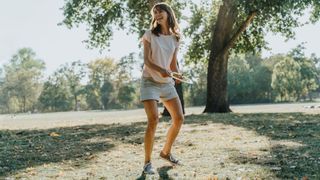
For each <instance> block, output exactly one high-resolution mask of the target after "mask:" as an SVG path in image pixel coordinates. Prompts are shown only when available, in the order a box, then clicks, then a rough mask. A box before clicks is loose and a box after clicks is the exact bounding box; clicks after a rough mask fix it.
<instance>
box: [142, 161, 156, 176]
mask: <svg viewBox="0 0 320 180" xmlns="http://www.w3.org/2000/svg"><path fill="white" fill-rule="evenodd" d="M143 173H144V174H155V171H154V169H153V167H152V164H151V162H149V163H147V164H146V165H144V166H143Z"/></svg>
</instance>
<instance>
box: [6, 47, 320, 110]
mask: <svg viewBox="0 0 320 180" xmlns="http://www.w3.org/2000/svg"><path fill="white" fill-rule="evenodd" d="M304 49H305V48H304V46H303V44H302V45H299V46H297V47H296V48H294V49H292V50H291V51H290V52H289V53H288V54H277V55H272V56H270V57H267V58H262V57H261V55H259V54H246V55H242V54H236V55H232V57H231V58H230V60H229V61H228V69H229V71H228V96H229V101H230V103H231V104H243V103H273V102H297V101H313V100H314V98H317V97H319V92H320V80H319V79H320V58H318V57H316V56H315V55H314V54H312V55H311V57H306V56H305V54H304V53H303V51H304ZM139 61H141V62H142V60H139ZM141 62H140V63H139V62H138V61H137V59H136V57H135V56H134V54H129V55H128V56H125V57H123V58H121V59H120V60H114V59H112V58H100V59H95V60H93V61H91V62H89V63H86V64H85V63H82V62H81V61H74V62H71V63H66V64H63V65H61V66H60V67H59V68H58V69H57V70H56V71H54V72H53V73H52V74H51V75H50V76H49V77H47V78H44V71H45V63H44V61H43V60H40V59H37V58H36V54H35V52H33V50H32V49H30V48H23V49H20V50H18V52H17V53H16V54H15V55H13V56H12V58H11V59H10V61H9V62H7V63H6V64H4V65H3V67H0V113H18V112H55V111H72V110H75V111H76V110H108V109H132V108H138V107H142V104H141V103H140V102H139V86H140V80H139V79H137V78H136V79H135V78H133V67H135V66H137V65H141ZM204 63H205V61H200V62H198V63H193V62H189V63H187V64H186V65H184V69H185V71H187V73H186V74H188V75H189V76H190V77H191V78H192V80H193V81H194V84H192V85H187V84H183V91H184V100H185V103H186V106H201V105H205V102H206V88H207V79H206V76H207V74H206V70H205V68H206V67H207V65H206V64H204ZM140 67H141V66H140Z"/></svg>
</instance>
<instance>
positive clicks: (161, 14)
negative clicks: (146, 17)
mask: <svg viewBox="0 0 320 180" xmlns="http://www.w3.org/2000/svg"><path fill="white" fill-rule="evenodd" d="M153 16H154V18H155V20H156V22H157V23H158V24H160V25H161V26H163V25H167V20H168V13H167V12H166V11H165V10H162V9H160V8H159V9H157V8H154V10H153Z"/></svg>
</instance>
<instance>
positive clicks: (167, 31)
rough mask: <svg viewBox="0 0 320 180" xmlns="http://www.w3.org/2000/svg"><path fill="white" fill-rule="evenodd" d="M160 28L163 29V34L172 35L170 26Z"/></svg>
mask: <svg viewBox="0 0 320 180" xmlns="http://www.w3.org/2000/svg"><path fill="white" fill-rule="evenodd" d="M160 27H161V34H163V35H170V30H169V27H168V26H160Z"/></svg>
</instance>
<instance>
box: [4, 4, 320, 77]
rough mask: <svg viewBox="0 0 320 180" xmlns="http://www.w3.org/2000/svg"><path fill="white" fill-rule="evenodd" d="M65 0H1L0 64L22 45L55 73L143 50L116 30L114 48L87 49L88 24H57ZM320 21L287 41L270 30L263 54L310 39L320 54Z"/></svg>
mask: <svg viewBox="0 0 320 180" xmlns="http://www.w3.org/2000/svg"><path fill="white" fill-rule="evenodd" d="M63 4H64V0H54V1H53V0H23V1H22V0H0V65H2V64H4V63H6V62H8V60H10V59H11V57H12V55H13V54H15V53H16V52H17V51H18V49H20V48H23V47H29V48H32V49H33V50H34V51H35V53H36V55H37V58H40V59H42V60H44V61H45V63H46V67H47V70H46V74H47V75H48V74H51V73H52V72H53V71H54V70H56V69H57V68H58V67H59V66H60V65H61V64H64V63H66V62H71V61H76V60H81V61H82V62H89V61H91V60H94V59H95V58H99V57H105V56H108V57H113V58H115V59H119V58H121V57H123V56H125V55H128V54H129V53H131V52H139V50H138V40H137V36H136V35H130V36H127V35H126V33H125V32H115V35H114V37H113V41H112V42H111V48H110V51H105V52H103V53H102V54H100V53H99V51H98V50H89V49H86V45H85V44H84V43H82V41H83V40H86V39H87V32H86V31H85V27H81V28H75V29H71V30H69V29H67V28H66V27H64V26H57V24H58V23H59V22H61V21H62V20H63V15H62V10H60V8H61V7H63ZM319 29H320V23H317V24H316V25H307V26H305V27H303V28H298V29H296V33H297V36H296V40H290V41H288V42H284V38H282V37H280V36H275V35H272V34H269V35H268V36H267V41H268V42H269V43H270V45H269V46H270V47H272V50H271V52H266V51H264V52H263V56H268V55H270V54H276V53H286V52H288V51H289V50H290V49H292V48H293V47H296V46H297V45H298V44H299V43H301V42H306V44H305V46H306V48H307V49H306V51H305V52H306V54H307V55H310V54H311V53H316V55H317V56H318V57H320V46H319V42H320V36H319V35H318V34H319Z"/></svg>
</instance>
